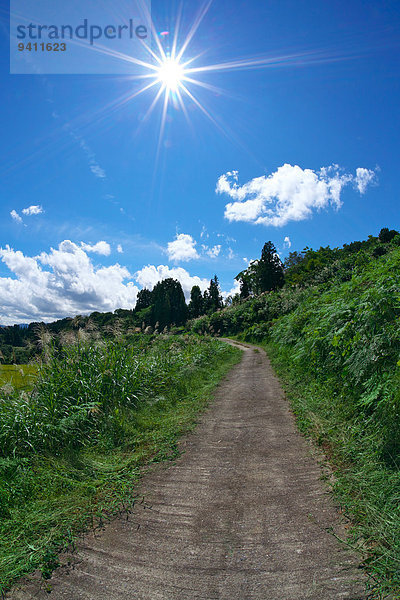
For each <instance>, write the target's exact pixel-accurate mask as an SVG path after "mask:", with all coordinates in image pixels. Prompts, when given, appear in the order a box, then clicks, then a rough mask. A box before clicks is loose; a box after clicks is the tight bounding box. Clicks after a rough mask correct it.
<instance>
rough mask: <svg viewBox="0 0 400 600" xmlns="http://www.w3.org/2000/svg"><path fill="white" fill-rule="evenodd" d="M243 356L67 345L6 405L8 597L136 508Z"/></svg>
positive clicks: (4, 581) (0, 439) (182, 348)
mask: <svg viewBox="0 0 400 600" xmlns="http://www.w3.org/2000/svg"><path fill="white" fill-rule="evenodd" d="M237 360H238V352H237V351H235V350H234V349H232V348H231V347H229V346H227V345H226V344H223V343H221V342H219V341H217V340H212V339H198V338H196V337H194V336H186V337H178V336H173V337H170V338H164V337H162V336H160V337H157V338H150V337H149V336H141V335H138V336H135V337H134V338H132V339H131V344H129V345H127V344H126V342H123V341H111V342H107V343H99V344H97V345H91V344H88V343H84V342H82V343H81V342H79V343H74V344H73V345H72V346H65V347H64V348H63V349H62V351H61V353H59V355H58V357H57V358H56V357H54V356H49V357H48V362H47V363H45V364H43V365H42V366H41V368H40V371H39V375H38V380H37V383H36V385H35V387H34V389H33V390H32V391H31V392H29V393H28V392H22V393H21V392H20V393H18V392H14V393H11V394H3V396H2V398H1V399H0V591H1V590H4V589H6V588H7V587H8V586H9V585H10V584H11V583H12V582H13V581H15V580H16V579H17V578H18V577H19V576H20V575H22V574H24V573H26V572H29V571H30V570H32V569H34V568H37V567H39V568H40V569H41V570H42V573H43V575H44V576H47V575H48V574H49V573H50V572H51V569H52V568H53V567H54V566H55V564H56V563H57V551H58V550H59V549H60V548H61V547H62V546H63V545H65V544H68V542H69V541H70V540H71V539H72V538H73V536H74V535H75V533H76V532H77V531H79V530H80V529H81V528H82V527H84V526H87V525H88V524H90V523H91V522H93V519H94V520H95V521H96V519H98V518H104V514H105V513H106V514H108V513H110V512H113V511H115V510H117V509H119V508H120V507H121V505H122V504H124V503H130V502H132V501H133V500H134V496H135V492H134V485H135V482H136V481H137V478H138V476H139V473H140V470H141V468H142V466H143V465H144V464H148V463H149V462H152V461H158V460H162V459H165V458H171V457H173V456H175V455H176V452H177V445H176V443H177V439H178V437H179V435H181V434H182V433H183V432H184V431H187V430H188V429H189V428H190V427H192V426H193V423H194V422H195V418H196V415H197V413H198V411H199V410H201V409H202V408H203V407H204V406H205V405H206V403H207V402H208V400H209V397H210V392H211V390H212V389H213V387H214V386H215V385H216V383H217V382H218V380H219V379H220V377H221V376H222V375H223V374H224V373H225V372H227V370H228V369H229V368H230V367H231V366H232V365H233V364H234V362H236V361H237Z"/></svg>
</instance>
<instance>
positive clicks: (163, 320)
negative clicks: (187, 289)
mask: <svg viewBox="0 0 400 600" xmlns="http://www.w3.org/2000/svg"><path fill="white" fill-rule="evenodd" d="M151 306H152V311H151V321H152V325H153V326H154V325H155V324H156V323H157V322H158V323H159V327H160V329H164V327H166V326H167V327H169V326H170V325H172V324H173V323H174V324H175V325H183V324H184V323H185V322H186V319H187V312H188V310H187V306H186V302H185V295H184V293H183V290H182V286H181V284H180V282H179V281H177V280H176V279H172V278H168V279H164V280H163V281H160V282H159V283H157V284H156V285H155V287H154V289H153V292H152V303H151Z"/></svg>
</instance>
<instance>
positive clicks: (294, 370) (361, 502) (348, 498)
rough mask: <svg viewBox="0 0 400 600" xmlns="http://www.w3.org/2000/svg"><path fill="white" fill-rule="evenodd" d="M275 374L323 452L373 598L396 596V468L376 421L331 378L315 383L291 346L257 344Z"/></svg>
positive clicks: (399, 558)
mask: <svg viewBox="0 0 400 600" xmlns="http://www.w3.org/2000/svg"><path fill="white" fill-rule="evenodd" d="M262 345H263V346H264V347H265V349H266V351H267V352H268V355H269V357H270V359H271V362H272V365H273V367H274V369H275V371H276V373H277V375H278V376H279V377H280V379H281V381H282V384H283V386H284V388H285V390H286V393H287V396H288V399H289V401H290V403H291V406H292V408H293V411H294V413H295V416H296V420H297V424H298V426H299V429H300V430H301V431H302V432H303V433H305V434H306V435H308V436H310V437H311V438H312V439H313V440H314V441H315V442H316V443H317V444H318V445H319V446H321V447H322V449H323V450H324V452H325V454H326V455H327V457H328V459H329V462H330V465H331V467H332V469H333V474H334V477H333V483H332V489H333V493H334V496H335V498H336V500H337V501H338V502H339V503H340V505H341V507H342V509H343V510H344V511H345V513H346V514H347V515H348V516H349V518H350V520H351V523H352V527H351V529H350V530H349V540H348V542H350V543H351V544H352V545H353V546H354V547H356V548H358V549H359V551H360V552H361V553H362V556H363V557H364V562H363V566H364V568H365V571H366V573H367V574H368V575H369V584H368V585H369V588H370V590H371V593H372V595H371V597H372V598H379V599H383V598H395V599H397V600H398V599H399V598H400V472H399V469H398V465H396V464H395V463H392V464H388V463H387V462H385V461H384V460H382V452H381V442H382V428H381V424H380V423H379V422H377V421H376V420H374V418H373V415H371V416H370V418H369V419H368V418H365V415H364V414H362V413H360V411H355V410H354V406H353V404H352V402H350V401H349V399H348V398H347V397H346V390H343V387H339V386H338V385H337V383H336V382H335V381H334V380H329V379H328V380H326V381H318V380H317V379H316V378H315V377H313V376H312V374H309V373H306V372H305V371H304V370H303V369H302V368H299V367H298V365H296V363H295V362H294V361H293V360H292V350H291V349H290V348H287V347H286V348H285V347H284V346H281V345H280V344H278V343H276V342H275V343H272V342H271V341H269V342H264V343H263V344H262Z"/></svg>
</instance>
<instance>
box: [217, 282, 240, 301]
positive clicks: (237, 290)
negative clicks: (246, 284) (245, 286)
mask: <svg viewBox="0 0 400 600" xmlns="http://www.w3.org/2000/svg"><path fill="white" fill-rule="evenodd" d="M236 294H240V281H235V282H234V284H233V288H232V289H230V290H229V292H221V295H222V297H223V298H224V300H225V299H226V298H227V297H228V296H232V297H233V296H235V295H236Z"/></svg>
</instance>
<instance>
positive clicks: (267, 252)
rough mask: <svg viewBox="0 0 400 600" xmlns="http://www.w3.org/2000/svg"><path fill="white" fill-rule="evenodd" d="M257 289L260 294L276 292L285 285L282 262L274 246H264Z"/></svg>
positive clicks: (267, 244)
mask: <svg viewBox="0 0 400 600" xmlns="http://www.w3.org/2000/svg"><path fill="white" fill-rule="evenodd" d="M257 280H258V281H257V287H258V291H259V293H262V292H269V291H272V290H276V289H278V288H280V287H282V286H283V284H284V274H283V265H282V261H281V259H280V258H279V256H278V255H277V253H276V248H275V246H274V244H273V243H272V242H271V241H269V242H266V243H265V244H264V247H263V249H262V252H261V258H260V260H259V261H258V265H257Z"/></svg>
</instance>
